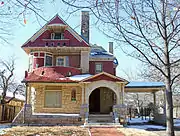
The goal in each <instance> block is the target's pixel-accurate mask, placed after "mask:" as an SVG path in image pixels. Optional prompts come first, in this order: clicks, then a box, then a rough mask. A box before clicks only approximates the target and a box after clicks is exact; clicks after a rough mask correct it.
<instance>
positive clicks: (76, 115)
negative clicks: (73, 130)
mask: <svg viewBox="0 0 180 136" xmlns="http://www.w3.org/2000/svg"><path fill="white" fill-rule="evenodd" d="M33 115H58V116H66V117H67V116H68V117H79V116H80V115H79V114H66V113H62V114H61V113H60V114H58V113H33Z"/></svg>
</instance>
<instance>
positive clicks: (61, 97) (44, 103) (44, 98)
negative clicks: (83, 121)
mask: <svg viewBox="0 0 180 136" xmlns="http://www.w3.org/2000/svg"><path fill="white" fill-rule="evenodd" d="M46 92H61V106H60V107H46V106H45V101H46V100H45V99H46V96H45V94H46ZM62 98H63V91H62V90H45V91H44V109H53V108H56V109H60V108H62V105H63V104H62Z"/></svg>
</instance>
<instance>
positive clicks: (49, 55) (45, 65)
mask: <svg viewBox="0 0 180 136" xmlns="http://www.w3.org/2000/svg"><path fill="white" fill-rule="evenodd" d="M46 56H50V57H52V65H51V66H50V65H46ZM44 66H45V67H52V66H53V55H52V54H48V53H46V54H45V55H44Z"/></svg>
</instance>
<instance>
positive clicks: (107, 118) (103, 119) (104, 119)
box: [88, 114, 114, 124]
mask: <svg viewBox="0 0 180 136" xmlns="http://www.w3.org/2000/svg"><path fill="white" fill-rule="evenodd" d="M88 122H89V123H101V124H102V123H114V121H113V117H112V116H111V115H109V114H108V115H107V114H106V115H96V114H95V115H89V118H88Z"/></svg>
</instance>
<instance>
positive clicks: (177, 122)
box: [174, 119, 180, 127]
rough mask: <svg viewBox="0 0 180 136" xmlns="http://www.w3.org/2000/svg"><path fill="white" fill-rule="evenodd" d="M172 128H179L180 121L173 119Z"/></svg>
mask: <svg viewBox="0 0 180 136" xmlns="http://www.w3.org/2000/svg"><path fill="white" fill-rule="evenodd" d="M174 126H176V127H180V119H175V120H174Z"/></svg>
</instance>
